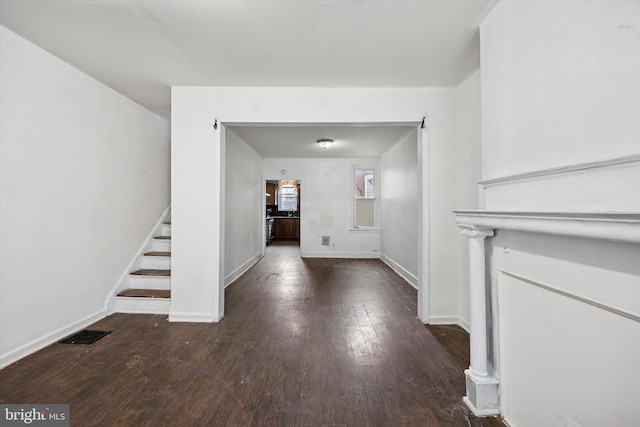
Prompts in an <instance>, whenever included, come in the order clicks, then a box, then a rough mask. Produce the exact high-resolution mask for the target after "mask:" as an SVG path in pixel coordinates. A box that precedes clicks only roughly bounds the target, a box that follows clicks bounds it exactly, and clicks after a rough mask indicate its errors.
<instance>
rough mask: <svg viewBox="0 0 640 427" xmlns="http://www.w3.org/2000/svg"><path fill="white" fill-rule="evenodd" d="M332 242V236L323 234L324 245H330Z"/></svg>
mask: <svg viewBox="0 0 640 427" xmlns="http://www.w3.org/2000/svg"><path fill="white" fill-rule="evenodd" d="M330 244H331V238H330V237H329V236H322V246H329V245H330Z"/></svg>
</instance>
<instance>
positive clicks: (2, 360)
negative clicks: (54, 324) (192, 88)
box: [0, 310, 107, 369]
mask: <svg viewBox="0 0 640 427" xmlns="http://www.w3.org/2000/svg"><path fill="white" fill-rule="evenodd" d="M105 317H107V312H106V311H105V310H100V311H98V312H96V313H93V314H90V315H89V316H86V317H84V318H82V319H80V320H78V321H76V322H73V323H71V324H69V325H67V326H64V327H62V328H59V329H57V330H55V331H53V332H51V333H48V334H46V335H44V336H42V337H40V338H36V339H35V340H33V341H31V342H28V343H26V344H24V345H21V346H20V347H18V348H16V349H14V350H11V351H9V352H7V353H5V354H2V355H0V369H3V368H5V367H6V366H9V365H10V364H12V363H14V362H17V361H18V360H20V359H22V358H23V357H26V356H28V355H30V354H32V353H35V352H36V351H38V350H42V349H43V348H45V347H46V346H48V345H51V344H53V343H55V342H57V341H60V340H61V339H62V338H65V337H67V336H69V335H71V334H73V333H75V332H78V331H80V330H81V329H84V328H86V327H87V326H89V325H91V324H93V323H95V322H97V321H98V320H100V319H104V318H105Z"/></svg>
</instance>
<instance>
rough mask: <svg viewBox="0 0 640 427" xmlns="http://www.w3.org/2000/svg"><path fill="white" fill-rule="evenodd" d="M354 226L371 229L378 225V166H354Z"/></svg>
mask: <svg viewBox="0 0 640 427" xmlns="http://www.w3.org/2000/svg"><path fill="white" fill-rule="evenodd" d="M354 172H355V174H354V190H355V194H354V207H353V228H355V229H371V228H376V227H377V216H378V215H377V213H376V211H377V204H376V197H377V186H376V175H377V173H376V168H374V167H369V168H360V167H356V168H354Z"/></svg>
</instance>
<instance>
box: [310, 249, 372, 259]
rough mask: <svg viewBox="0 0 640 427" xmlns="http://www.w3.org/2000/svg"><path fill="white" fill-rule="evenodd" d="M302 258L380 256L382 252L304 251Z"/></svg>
mask: <svg viewBox="0 0 640 427" xmlns="http://www.w3.org/2000/svg"><path fill="white" fill-rule="evenodd" d="M300 256H301V257H302V258H370V259H373V258H380V252H371V251H303V250H302V249H300Z"/></svg>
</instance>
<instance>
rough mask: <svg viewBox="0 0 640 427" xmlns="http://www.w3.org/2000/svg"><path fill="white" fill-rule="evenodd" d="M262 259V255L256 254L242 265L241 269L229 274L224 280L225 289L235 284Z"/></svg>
mask: <svg viewBox="0 0 640 427" xmlns="http://www.w3.org/2000/svg"><path fill="white" fill-rule="evenodd" d="M260 258H262V255H261V254H259V253H258V254H255V255H254V256H252V257H251V258H249V259H248V260H247V261H245V262H244V263H242V265H241V266H240V267H238V268H236V269H235V270H233V271H232V272H231V273H229V274H227V276H226V277H225V278H224V287H225V288H226V287H227V286H229V285H230V284H232V283H233V282H234V280H236V279H237V278H238V277H240V276H242V275H243V274H244V273H245V271H247V270H248V269H250V268H251V267H253V265H254V264H255V263H256V262H258V261H260Z"/></svg>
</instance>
